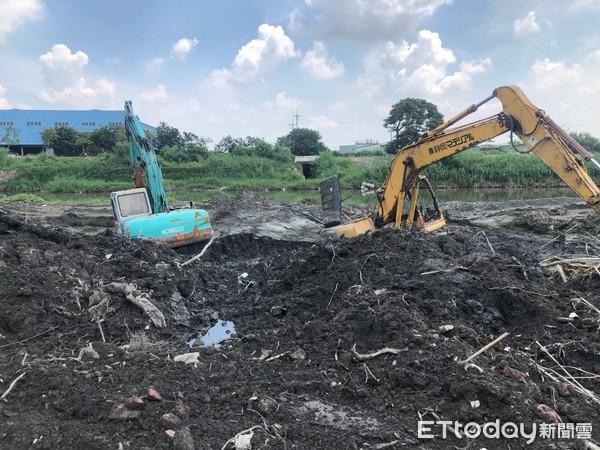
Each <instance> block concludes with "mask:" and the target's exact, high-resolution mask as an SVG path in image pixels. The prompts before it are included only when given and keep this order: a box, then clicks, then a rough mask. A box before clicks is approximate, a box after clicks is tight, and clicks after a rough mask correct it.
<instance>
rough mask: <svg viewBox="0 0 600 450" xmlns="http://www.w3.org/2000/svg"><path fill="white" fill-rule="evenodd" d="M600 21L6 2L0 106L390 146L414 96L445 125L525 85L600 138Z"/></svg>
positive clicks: (596, 6) (493, 4)
mask: <svg viewBox="0 0 600 450" xmlns="http://www.w3.org/2000/svg"><path fill="white" fill-rule="evenodd" d="M599 23H600V0H570V1H569V0H218V1H215V0H169V1H166V0H126V1H123V0H103V1H102V2H99V1H97V0H0V55H1V61H2V68H1V69H0V109H11V108H20V109H113V110H114V109H121V108H123V104H124V102H125V100H131V101H132V102H133V108H134V111H135V113H136V114H137V115H138V116H139V117H140V120H142V121H143V122H145V123H148V124H151V125H154V126H156V125H158V124H159V123H161V122H164V123H167V124H169V125H171V126H174V127H176V128H178V129H179V130H180V131H182V132H183V131H187V132H191V133H194V134H196V135H198V136H203V137H207V138H210V139H211V140H212V145H214V144H216V143H218V142H219V141H220V140H221V139H222V138H223V137H225V136H228V135H229V136H232V137H234V138H237V137H246V136H254V137H261V138H264V139H265V140H267V141H268V142H271V143H274V142H275V141H276V139H277V138H278V137H280V136H285V135H286V134H288V133H289V132H290V130H291V129H292V127H293V126H296V125H297V126H299V127H303V128H310V129H313V130H316V131H318V132H319V133H320V134H321V136H322V139H323V142H324V143H325V145H327V146H328V147H329V148H330V149H332V150H337V149H338V148H339V146H340V145H350V144H354V143H355V142H365V141H374V142H377V141H378V142H380V143H385V142H387V141H388V140H389V139H390V134H389V132H388V131H387V130H386V129H385V128H384V127H383V121H384V119H385V118H386V117H387V116H388V115H389V112H390V109H391V107H392V106H393V105H394V104H395V103H397V102H398V101H400V100H402V99H404V98H408V97H413V98H422V99H425V100H427V101H429V102H431V103H433V104H435V105H437V107H438V109H439V111H440V112H441V113H442V114H443V115H444V117H445V118H450V117H452V116H453V115H455V114H457V113H458V112H460V111H462V110H464V109H465V108H467V107H468V106H469V105H471V104H473V103H477V102H479V101H481V100H483V99H484V98H486V97H487V96H488V95H490V94H491V93H492V91H493V90H494V89H495V88H496V87H498V86H503V85H509V84H515V85H518V86H519V87H521V89H523V91H524V92H525V94H526V95H527V96H528V97H529V99H530V100H531V101H532V102H533V103H534V104H535V105H536V106H538V107H539V108H541V109H543V110H545V111H546V112H547V113H548V114H549V115H550V116H551V117H552V118H553V119H554V120H555V121H556V122H557V123H559V124H560V125H561V126H562V127H563V128H564V129H566V130H567V131H569V132H575V131H577V132H589V133H591V134H592V135H594V136H596V137H600V76H599V74H600V27H599V26H598V24H599ZM500 110H501V106H500V103H499V102H498V101H497V100H494V101H492V102H489V103H487V104H485V105H484V106H482V107H481V108H480V110H479V111H478V112H477V113H475V114H474V115H473V116H470V119H473V120H475V119H478V118H481V117H488V116H491V115H494V114H496V113H498V112H500ZM498 141H501V139H499V140H497V142H498Z"/></svg>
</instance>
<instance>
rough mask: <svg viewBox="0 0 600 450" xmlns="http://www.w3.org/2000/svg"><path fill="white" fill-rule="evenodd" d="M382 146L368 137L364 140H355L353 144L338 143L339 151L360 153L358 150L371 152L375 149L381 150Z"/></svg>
mask: <svg viewBox="0 0 600 450" xmlns="http://www.w3.org/2000/svg"><path fill="white" fill-rule="evenodd" d="M383 149H384V148H383V146H382V145H381V144H380V143H379V142H378V141H372V140H370V139H368V140H366V141H365V142H358V141H357V142H356V143H355V144H353V145H340V150H339V152H340V153H360V152H372V151H376V150H383Z"/></svg>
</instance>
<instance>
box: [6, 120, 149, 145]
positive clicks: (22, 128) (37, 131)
mask: <svg viewBox="0 0 600 450" xmlns="http://www.w3.org/2000/svg"><path fill="white" fill-rule="evenodd" d="M124 122H125V112H124V110H116V111H101V110H99V109H92V110H87V111H77V110H36V109H4V110H0V145H2V146H6V145H7V143H6V142H1V141H2V140H4V138H5V135H6V131H7V129H8V127H11V126H12V127H14V129H15V130H16V131H17V133H16V134H17V135H16V136H14V137H15V138H16V140H17V141H18V142H17V143H16V144H15V143H11V145H10V149H11V150H12V151H13V152H14V151H16V152H17V153H20V154H27V153H39V152H41V151H43V150H44V143H43V142H42V137H41V132H42V131H44V130H45V129H46V128H54V127H58V126H69V127H71V128H73V129H75V131H79V132H85V131H88V132H89V131H94V130H96V129H98V128H100V127H104V126H108V125H116V124H119V125H123V124H124ZM142 127H143V128H144V129H145V130H148V131H151V132H153V133H154V132H155V131H156V129H155V128H154V127H152V126H150V125H146V124H144V123H142Z"/></svg>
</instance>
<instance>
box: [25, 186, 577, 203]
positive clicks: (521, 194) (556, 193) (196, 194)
mask: <svg viewBox="0 0 600 450" xmlns="http://www.w3.org/2000/svg"><path fill="white" fill-rule="evenodd" d="M257 193H258V195H260V196H261V197H264V198H267V199H271V200H276V201H281V202H286V203H312V204H315V205H318V204H319V203H320V197H319V193H318V192H317V191H316V190H314V191H265V192H260V191H259V192H257ZM436 194H437V196H438V200H439V201H440V202H441V203H446V202H453V201H459V202H478V201H484V202H502V201H507V200H531V199H535V198H554V197H577V194H575V192H573V190H571V189H570V188H465V189H436ZM36 195H39V196H40V197H42V198H43V199H44V200H46V201H58V202H66V203H78V204H96V205H102V204H106V205H107V206H110V194H109V193H100V194H53V193H46V192H42V193H37V194H36ZM234 195H235V193H233V192H227V191H224V192H220V191H213V190H201V191H173V192H169V193H168V196H169V199H174V200H177V201H185V202H188V201H192V202H194V203H200V204H206V203H208V202H209V201H210V200H211V199H212V198H213V197H216V196H232V197H233V196H234ZM342 196H343V198H345V199H346V202H347V203H349V204H351V203H359V204H361V205H374V204H375V203H376V199H375V195H374V194H370V195H367V196H363V195H362V194H361V192H360V191H358V190H357V191H353V190H345V191H343V193H342Z"/></svg>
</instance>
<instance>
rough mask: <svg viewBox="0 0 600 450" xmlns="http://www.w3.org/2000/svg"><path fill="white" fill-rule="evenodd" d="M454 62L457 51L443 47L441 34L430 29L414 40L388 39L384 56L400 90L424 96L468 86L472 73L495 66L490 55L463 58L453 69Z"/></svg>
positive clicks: (390, 76)
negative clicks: (476, 58) (411, 41)
mask: <svg viewBox="0 0 600 450" xmlns="http://www.w3.org/2000/svg"><path fill="white" fill-rule="evenodd" d="M455 63H456V57H455V56H454V53H453V52H452V50H450V49H448V48H444V47H443V45H442V40H441V39H440V36H439V34H438V33H434V32H431V31H428V30H421V31H420V32H419V36H418V39H417V42H414V43H408V42H406V41H403V42H402V43H400V44H396V43H394V42H388V43H387V44H386V46H385V49H384V52H383V55H382V56H381V68H382V69H383V70H384V73H385V75H386V76H387V78H388V80H389V81H390V82H391V83H392V85H393V87H395V88H396V90H397V91H399V92H413V95H415V94H414V93H418V94H420V95H424V96H432V95H438V94H443V93H444V92H447V91H448V90H450V89H457V88H458V89H467V88H469V86H470V85H471V81H472V78H473V75H476V74H480V73H483V72H486V71H487V70H488V69H489V68H490V67H491V65H492V61H491V59H490V58H482V59H480V60H473V61H463V62H461V63H460V64H459V67H458V70H457V71H455V72H451V71H450V69H451V66H452V65H453V64H455Z"/></svg>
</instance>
